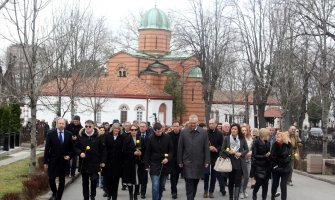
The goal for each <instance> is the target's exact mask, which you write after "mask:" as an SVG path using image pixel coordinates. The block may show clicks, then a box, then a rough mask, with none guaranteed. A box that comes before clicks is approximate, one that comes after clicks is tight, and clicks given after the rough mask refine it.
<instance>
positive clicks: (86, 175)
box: [44, 115, 299, 200]
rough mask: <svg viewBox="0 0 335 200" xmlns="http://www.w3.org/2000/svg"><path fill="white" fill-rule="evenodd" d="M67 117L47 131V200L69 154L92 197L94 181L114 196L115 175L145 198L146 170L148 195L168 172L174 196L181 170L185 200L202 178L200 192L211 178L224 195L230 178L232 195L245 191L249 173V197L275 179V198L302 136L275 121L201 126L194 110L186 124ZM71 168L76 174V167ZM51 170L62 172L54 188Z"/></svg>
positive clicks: (208, 188)
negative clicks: (277, 128)
mask: <svg viewBox="0 0 335 200" xmlns="http://www.w3.org/2000/svg"><path fill="white" fill-rule="evenodd" d="M78 119H79V123H78V122H75V123H76V124H75V127H79V124H80V118H79V117H77V116H76V118H75V120H78ZM72 123H73V122H72ZM72 123H71V124H72ZM71 124H69V125H68V126H67V127H66V120H65V119H63V118H59V119H57V121H56V129H54V130H51V131H49V133H48V134H47V139H46V145H45V154H44V164H45V165H44V167H45V169H46V170H48V175H49V184H50V188H51V191H52V193H53V194H52V199H61V198H62V193H63V190H64V183H65V176H66V174H67V171H68V169H69V167H68V166H69V165H68V163H69V160H71V159H75V157H76V156H79V166H78V171H79V172H80V173H81V175H82V190H83V196H84V200H89V199H91V200H94V199H95V197H96V187H97V184H98V183H99V180H100V181H102V185H103V189H104V191H105V196H106V197H107V199H108V200H110V199H112V200H116V199H117V198H118V190H119V184H120V180H122V186H123V189H124V188H127V189H128V191H129V199H130V200H137V199H138V198H139V197H141V198H142V199H144V198H146V192H147V191H146V190H147V183H148V177H149V176H148V175H150V178H151V183H152V191H151V193H152V199H153V200H161V199H162V196H163V191H164V190H165V183H166V180H167V177H168V175H170V182H171V195H172V198H173V199H177V198H178V197H180V196H181V194H180V192H179V193H178V189H177V185H178V180H179V178H180V176H181V175H182V177H183V178H184V180H185V188H186V199H187V200H194V198H195V196H196V193H197V187H198V183H199V181H200V180H201V179H203V180H204V194H203V197H204V198H214V194H213V193H214V190H215V183H216V180H218V182H219V188H220V192H221V193H222V195H223V196H225V195H226V190H225V186H226V185H227V186H228V193H229V199H231V200H237V199H239V198H240V197H241V198H247V197H248V195H247V193H246V188H247V185H248V181H249V177H253V178H254V179H255V180H256V183H255V184H254V188H253V194H252V199H257V193H258V190H259V189H260V188H261V187H262V199H266V197H267V193H268V183H269V179H270V178H272V187H271V199H275V197H276V194H277V188H278V186H279V182H280V180H281V182H280V189H281V195H280V196H281V199H282V200H285V199H286V198H287V189H286V185H287V183H288V182H289V178H290V173H291V171H292V160H293V159H292V156H294V154H295V153H293V150H292V149H293V148H292V144H291V143H292V141H293V142H295V145H297V144H298V142H299V140H298V139H297V138H296V137H295V138H294V139H290V135H289V134H287V133H285V132H278V133H277V134H275V133H274V129H273V128H269V129H266V128H263V129H260V130H259V135H257V134H255V135H254V136H253V135H252V134H251V133H250V130H249V127H248V126H247V125H242V126H240V125H239V124H231V125H230V124H228V123H225V124H222V125H221V126H218V124H217V123H216V121H215V120H214V119H211V120H210V121H209V123H208V125H209V127H208V129H207V130H206V128H202V127H200V126H199V123H198V117H197V116H196V115H191V116H190V117H189V121H188V123H187V124H186V125H185V126H184V127H183V128H181V126H180V124H179V122H174V123H173V124H172V127H171V130H170V131H167V130H166V128H165V125H164V124H163V123H155V124H154V125H153V127H148V125H147V123H145V122H140V123H134V124H130V123H129V122H126V123H125V124H124V125H123V127H121V125H120V124H118V123H114V124H113V125H111V126H109V125H108V126H101V127H95V124H94V122H93V121H92V120H87V121H86V122H85V125H84V127H82V128H81V129H80V130H78V128H77V129H73V127H72V126H73V124H72V125H71ZM80 126H81V125H80ZM68 127H70V128H68ZM71 127H72V129H71ZM291 129H293V127H291V128H290V130H291ZM69 130H70V131H71V130H72V132H78V133H72V132H70V131H69ZM293 130H294V129H293ZM294 131H295V130H294ZM292 153H293V155H292ZM219 156H221V157H224V158H226V157H229V158H230V160H231V163H232V171H231V172H229V173H221V172H216V171H215V170H214V165H215V161H216V160H217V159H218V157H219ZM72 163H73V162H72ZM99 172H100V178H99ZM71 175H74V172H73V170H71ZM56 177H59V185H58V188H57V187H56V182H55V179H56ZM178 195H179V196H178ZM181 199H184V198H183V197H181Z"/></svg>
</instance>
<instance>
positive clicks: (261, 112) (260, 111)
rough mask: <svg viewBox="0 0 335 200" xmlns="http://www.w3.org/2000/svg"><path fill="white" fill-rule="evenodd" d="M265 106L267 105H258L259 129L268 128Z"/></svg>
mask: <svg viewBox="0 0 335 200" xmlns="http://www.w3.org/2000/svg"><path fill="white" fill-rule="evenodd" d="M265 106H266V105H265V104H258V121H259V128H266V122H265V118H264V112H265Z"/></svg>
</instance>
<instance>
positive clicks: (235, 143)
mask: <svg viewBox="0 0 335 200" xmlns="http://www.w3.org/2000/svg"><path fill="white" fill-rule="evenodd" d="M229 137H230V149H232V150H234V151H236V152H237V151H238V150H239V149H240V139H239V138H238V136H236V139H234V137H233V136H232V135H230V136H229Z"/></svg>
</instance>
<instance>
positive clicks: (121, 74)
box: [118, 67, 127, 77]
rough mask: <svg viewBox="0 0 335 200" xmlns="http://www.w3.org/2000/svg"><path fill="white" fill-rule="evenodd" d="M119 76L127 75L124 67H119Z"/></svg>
mask: <svg viewBox="0 0 335 200" xmlns="http://www.w3.org/2000/svg"><path fill="white" fill-rule="evenodd" d="M118 77H127V70H126V69H125V68H124V67H120V68H119V70H118Z"/></svg>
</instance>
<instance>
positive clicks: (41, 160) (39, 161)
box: [37, 156, 44, 172]
mask: <svg viewBox="0 0 335 200" xmlns="http://www.w3.org/2000/svg"><path fill="white" fill-rule="evenodd" d="M37 170H38V171H41V172H42V171H44V156H41V157H38V158H37Z"/></svg>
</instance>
